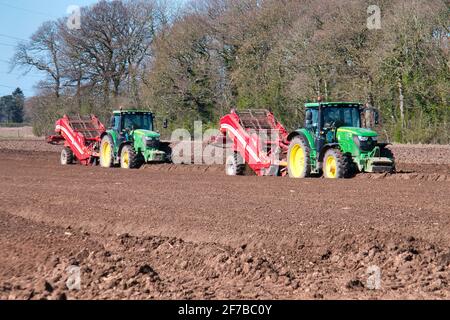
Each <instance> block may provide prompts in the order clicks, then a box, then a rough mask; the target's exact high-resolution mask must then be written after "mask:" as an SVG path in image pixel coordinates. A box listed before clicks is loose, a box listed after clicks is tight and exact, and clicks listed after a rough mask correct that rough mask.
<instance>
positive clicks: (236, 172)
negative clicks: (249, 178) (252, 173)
mask: <svg viewBox="0 0 450 320" xmlns="http://www.w3.org/2000/svg"><path fill="white" fill-rule="evenodd" d="M225 172H226V174H227V176H243V175H244V172H245V161H244V159H243V158H242V156H241V154H240V153H238V152H234V153H233V154H232V155H230V156H228V158H227V162H226V166H225Z"/></svg>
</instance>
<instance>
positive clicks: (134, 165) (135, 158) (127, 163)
mask: <svg viewBox="0 0 450 320" xmlns="http://www.w3.org/2000/svg"><path fill="white" fill-rule="evenodd" d="M142 162H143V161H142V160H141V157H140V156H139V155H138V154H137V153H136V150H134V148H133V146H131V145H126V146H124V147H123V148H122V152H121V154H120V167H121V168H122V169H139V168H140V167H141V165H142Z"/></svg>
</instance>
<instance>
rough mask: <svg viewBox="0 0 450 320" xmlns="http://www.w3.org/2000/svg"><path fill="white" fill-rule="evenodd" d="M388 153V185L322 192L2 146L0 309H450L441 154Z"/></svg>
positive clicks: (449, 244)
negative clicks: (123, 305) (240, 303)
mask: <svg viewBox="0 0 450 320" xmlns="http://www.w3.org/2000/svg"><path fill="white" fill-rule="evenodd" d="M392 149H393V151H394V153H395V155H396V157H397V159H398V163H399V165H398V170H399V173H398V174H395V175H360V176H357V177H356V178H354V179H351V180H343V181H328V180H325V179H306V180H292V179H288V178H273V177H267V178H259V177H254V176H249V177H236V178H234V177H226V176H225V174H224V170H223V168H222V167H221V166H198V165H192V166H188V165H183V166H174V165H161V166H147V167H145V168H143V169H140V170H135V171H124V170H120V169H110V170H107V169H101V168H99V167H82V166H78V165H73V166H68V167H62V166H60V165H59V154H58V152H59V151H60V147H55V146H48V145H46V144H45V143H44V142H43V141H39V140H2V141H0V256H1V257H2V258H1V260H0V298H2V299H5V298H6V299H41V298H47V299H113V298H118V299H173V298H178V299H228V298H233V299H281V298H283V299H354V298H356V299H360V298H369V299H371V298H375V299H400V298H407V299H422V298H431V299H450V272H449V271H450V147H449V146H442V147H441V146H393V147H392ZM74 267H76V268H79V269H78V271H77V272H78V273H73V270H77V269H76V268H75V269H74ZM74 274H76V275H77V274H79V278H77V279H79V280H80V281H81V282H80V283H79V284H80V287H79V288H78V289H80V290H69V289H68V288H67V286H68V283H70V280H71V279H73V276H74ZM68 280H69V282H68ZM378 280H379V281H378ZM69 287H70V285H69ZM72 289H74V288H72ZM373 289H374V290H373Z"/></svg>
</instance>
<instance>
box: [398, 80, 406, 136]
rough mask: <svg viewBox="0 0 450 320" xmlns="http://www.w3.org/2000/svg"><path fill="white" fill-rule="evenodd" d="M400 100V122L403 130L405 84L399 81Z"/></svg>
mask: <svg viewBox="0 0 450 320" xmlns="http://www.w3.org/2000/svg"><path fill="white" fill-rule="evenodd" d="M398 98H399V108H400V121H401V124H402V129H403V128H404V126H405V102H404V96H403V84H402V82H401V81H400V80H399V81H398Z"/></svg>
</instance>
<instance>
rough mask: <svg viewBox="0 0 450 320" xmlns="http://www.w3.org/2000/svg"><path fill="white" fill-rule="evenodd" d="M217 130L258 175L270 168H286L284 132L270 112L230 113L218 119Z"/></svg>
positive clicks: (286, 143)
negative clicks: (226, 137) (218, 128)
mask: <svg viewBox="0 0 450 320" xmlns="http://www.w3.org/2000/svg"><path fill="white" fill-rule="evenodd" d="M220 131H221V132H222V134H223V135H224V136H228V138H229V139H230V140H231V141H232V143H233V144H232V149H233V151H235V152H239V153H240V154H241V156H242V158H243V159H244V160H245V163H247V164H248V165H249V167H250V168H251V169H252V170H253V171H254V172H255V173H256V174H257V175H258V176H263V175H266V174H267V172H268V169H270V168H272V167H273V166H280V167H287V161H286V158H287V151H288V148H289V142H288V140H287V138H288V132H287V131H286V129H285V128H284V127H283V125H281V123H279V122H278V121H277V120H276V119H275V117H274V115H273V114H272V113H271V112H270V111H267V110H248V111H241V112H237V111H235V110H232V111H231V113H230V114H228V115H226V116H224V117H223V118H222V119H221V120H220Z"/></svg>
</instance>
